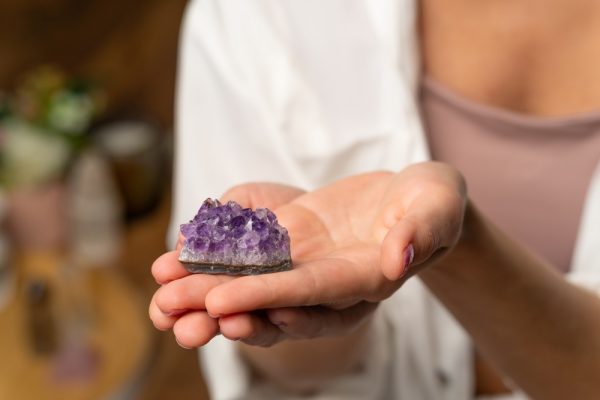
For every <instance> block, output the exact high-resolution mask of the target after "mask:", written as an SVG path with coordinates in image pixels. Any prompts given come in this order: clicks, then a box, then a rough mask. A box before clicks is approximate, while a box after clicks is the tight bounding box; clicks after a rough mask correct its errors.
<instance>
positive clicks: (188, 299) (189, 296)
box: [154, 274, 233, 316]
mask: <svg viewBox="0 0 600 400" xmlns="http://www.w3.org/2000/svg"><path fill="white" fill-rule="evenodd" d="M231 279H233V277H230V276H225V275H206V274H193V275H189V276H186V277H183V278H181V279H177V280H174V281H171V282H169V283H167V284H165V285H163V286H161V287H160V288H159V289H158V290H157V291H156V293H155V295H154V302H155V303H156V306H157V307H158V309H159V310H160V311H161V312H162V313H163V314H165V315H168V316H173V315H178V314H182V313H184V312H185V311H187V310H205V309H206V307H205V297H206V294H207V293H208V292H209V291H210V290H211V289H212V288H214V287H215V286H217V285H220V284H221V283H223V282H227V281H228V280H231Z"/></svg>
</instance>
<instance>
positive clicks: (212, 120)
mask: <svg viewBox="0 0 600 400" xmlns="http://www.w3.org/2000/svg"><path fill="white" fill-rule="evenodd" d="M258 4H263V3H261V2H254V1H252V2H237V1H236V2H229V1H215V0H198V1H193V2H191V3H190V4H189V5H188V8H187V10H186V14H185V18H184V21H183V25H182V37H181V43H180V59H179V69H178V87H177V104H176V108H177V112H176V138H175V166H174V169H175V171H174V172H175V178H174V214H173V216H172V222H171V229H170V232H169V239H170V242H171V243H174V241H175V240H176V237H177V230H178V226H179V224H181V223H183V222H186V220H187V219H189V218H190V217H191V216H193V215H194V214H195V212H196V211H197V208H198V207H199V205H200V204H201V202H202V201H203V200H204V199H205V198H206V197H219V196H220V195H221V194H223V192H224V191H225V190H227V189H228V188H230V187H231V186H234V185H236V184H239V183H242V182H248V181H256V180H261V181H278V182H286V183H291V184H296V185H302V184H304V183H305V182H303V178H302V176H300V175H299V174H298V172H297V170H296V168H295V167H294V165H293V160H291V159H290V157H289V155H288V154H286V153H289V152H288V151H286V148H287V146H286V144H285V143H284V141H285V138H284V136H283V135H282V134H281V129H280V128H279V125H280V124H281V120H282V114H283V111H282V110H281V109H280V107H284V106H285V105H284V101H285V100H284V99H283V97H284V96H285V95H284V94H285V93H286V91H289V90H290V89H289V86H290V84H289V83H288V82H287V81H286V79H288V78H289V77H288V76H286V75H285V74H286V71H288V69H286V68H279V66H278V65H277V64H278V63H281V62H285V59H284V57H283V55H281V54H282V53H281V52H279V51H278V49H277V45H278V44H277V42H276V41H277V36H276V35H273V34H270V33H269V32H265V30H268V29H269V24H268V23H267V22H268V21H265V19H267V17H268V16H267V15H266V14H267V12H266V11H265V10H262V9H261V8H265V9H266V8H267V7H259V6H258ZM267 4H268V3H267ZM267 11H268V10H267ZM253 14H254V15H253ZM244 20H246V21H248V20H250V21H252V24H253V25H252V26H251V27H248V24H250V22H245V23H244ZM271 25H272V24H271ZM245 27H246V29H245ZM271 29H272V28H271ZM251 36H257V37H251ZM241 38H245V39H243V40H242V39H241ZM249 47H253V48H252V49H250V48H249ZM271 71H281V72H279V76H270V77H268V78H266V77H265V76H264V75H265V74H269V73H270V72H271ZM278 107H279V108H278Z"/></svg>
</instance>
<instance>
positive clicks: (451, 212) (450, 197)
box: [381, 192, 464, 281]
mask: <svg viewBox="0 0 600 400" xmlns="http://www.w3.org/2000/svg"><path fill="white" fill-rule="evenodd" d="M463 214H464V201H463V199H462V198H461V197H460V196H459V195H458V194H456V195H454V194H452V193H450V192H438V193H435V192H434V193H429V194H428V196H427V197H426V198H424V199H420V200H419V201H418V206H413V207H411V208H410V209H409V210H407V211H406V214H405V215H404V216H402V217H401V218H400V219H399V220H398V221H397V222H396V223H395V224H394V225H393V226H392V228H391V229H390V230H389V231H388V233H387V234H386V236H385V237H384V239H383V242H382V245H381V268H382V272H383V274H384V275H385V277H386V278H387V279H389V280H392V281H395V280H398V279H401V278H406V277H407V276H408V275H409V274H411V273H413V272H414V271H415V269H414V267H416V266H418V265H420V264H422V263H424V262H426V261H427V262H430V261H433V260H434V259H435V258H437V257H438V256H439V255H440V254H442V253H443V252H444V251H445V250H447V249H448V248H450V247H452V246H453V245H454V243H455V242H456V240H457V237H458V232H459V231H460V226H461V224H462V218H463Z"/></svg>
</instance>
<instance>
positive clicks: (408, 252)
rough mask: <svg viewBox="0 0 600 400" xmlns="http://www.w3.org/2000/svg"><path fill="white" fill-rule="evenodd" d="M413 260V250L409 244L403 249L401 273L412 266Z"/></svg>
mask: <svg viewBox="0 0 600 400" xmlns="http://www.w3.org/2000/svg"><path fill="white" fill-rule="evenodd" d="M414 259H415V248H414V246H413V245H412V243H411V244H409V245H408V246H406V249H404V269H403V271H406V270H407V269H408V268H409V267H410V265H411V264H412V262H413V260H414Z"/></svg>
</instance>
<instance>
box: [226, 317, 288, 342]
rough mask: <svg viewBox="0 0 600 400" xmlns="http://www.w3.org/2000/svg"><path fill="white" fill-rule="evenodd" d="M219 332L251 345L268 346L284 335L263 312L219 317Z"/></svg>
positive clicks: (281, 338) (278, 340)
mask: <svg viewBox="0 0 600 400" xmlns="http://www.w3.org/2000/svg"><path fill="white" fill-rule="evenodd" d="M219 328H220V330H221V334H222V335H223V336H225V337H227V338H228V339H231V340H239V341H241V342H243V343H246V344H249V345H252V346H262V347H268V346H272V345H274V344H276V343H279V342H280V341H281V340H283V339H284V337H285V335H283V334H282V332H281V330H280V329H279V328H278V327H277V326H276V325H274V324H273V323H271V321H269V319H268V318H267V316H266V315H265V314H263V313H242V314H235V315H229V316H225V317H221V318H219Z"/></svg>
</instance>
